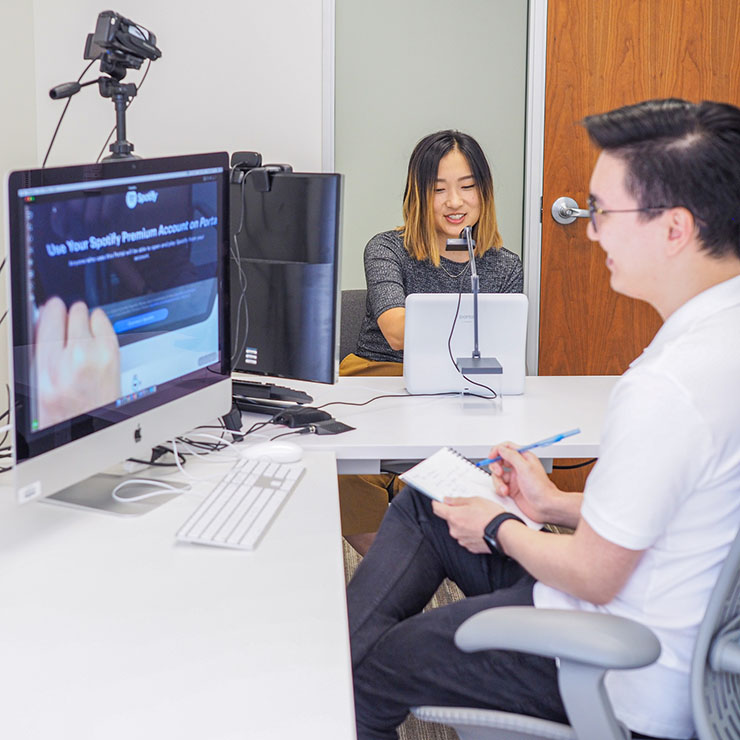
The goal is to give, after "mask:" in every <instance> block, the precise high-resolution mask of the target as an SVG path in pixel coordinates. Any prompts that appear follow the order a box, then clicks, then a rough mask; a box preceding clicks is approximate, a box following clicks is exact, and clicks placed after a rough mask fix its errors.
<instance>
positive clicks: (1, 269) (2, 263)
mask: <svg viewBox="0 0 740 740" xmlns="http://www.w3.org/2000/svg"><path fill="white" fill-rule="evenodd" d="M7 259H8V258H7V257H3V261H2V262H0V272H2V271H3V267H5V262H6V261H7Z"/></svg>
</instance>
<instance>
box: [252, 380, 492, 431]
mask: <svg viewBox="0 0 740 740" xmlns="http://www.w3.org/2000/svg"><path fill="white" fill-rule="evenodd" d="M477 385H480V383H478V384H477ZM484 387H486V386H484ZM460 395H465V396H472V397H473V398H482V399H483V400H484V401H495V400H496V399H495V397H491V396H483V395H481V394H480V393H464V394H461V393H460V391H444V392H443V393H414V394H411V393H386V394H384V395H382V396H375V397H373V398H369V399H368V400H367V401H362V402H359V401H329V402H328V403H324V404H322V405H321V406H316V408H317V409H325V408H326V407H327V406H367V405H368V404H369V403H372V402H373V401H378V400H379V399H381V398H421V397H423V396H427V397H429V396H460ZM264 423H265V424H269V423H270V422H269V421H266V422H264Z"/></svg>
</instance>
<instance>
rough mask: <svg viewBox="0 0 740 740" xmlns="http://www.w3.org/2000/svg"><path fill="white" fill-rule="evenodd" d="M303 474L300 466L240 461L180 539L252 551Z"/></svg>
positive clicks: (194, 515) (186, 525) (187, 524)
mask: <svg viewBox="0 0 740 740" xmlns="http://www.w3.org/2000/svg"><path fill="white" fill-rule="evenodd" d="M303 471H304V467H303V465H302V464H301V463H274V462H268V461H266V460H257V459H247V458H242V459H241V460H238V461H237V462H236V464H235V465H234V467H232V468H231V470H229V471H228V472H227V473H226V475H224V477H223V478H222V479H221V480H220V481H219V482H218V483H217V484H216V486H215V488H214V489H213V490H212V491H211V492H210V493H209V494H208V496H206V498H205V499H204V500H203V501H202V502H201V503H200V505H199V506H198V508H197V509H196V510H195V511H194V512H193V513H192V514H191V515H190V516H189V517H188V519H187V520H186V522H185V523H184V524H183V525H182V527H180V529H179V531H178V532H177V535H176V537H177V539H178V540H182V541H184V542H195V543H198V544H201V545H216V546H218V547H236V548H239V549H241V550H253V549H254V548H255V547H256V546H257V543H258V542H259V540H260V538H261V537H262V535H263V534H264V533H265V531H266V530H267V528H268V527H269V526H270V523H271V522H272V520H273V519H274V518H275V515H276V514H277V513H278V510H279V509H280V507H281V506H282V505H283V503H285V500H286V499H287V498H288V496H289V495H290V494H291V492H292V491H293V489H294V488H295V487H296V485H297V484H298V481H299V480H300V478H301V476H302V475H303Z"/></svg>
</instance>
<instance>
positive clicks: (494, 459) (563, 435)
mask: <svg viewBox="0 0 740 740" xmlns="http://www.w3.org/2000/svg"><path fill="white" fill-rule="evenodd" d="M580 431H581V430H580V429H569V430H568V431H567V432H561V433H560V434H556V435H555V436H554V437H548V438H547V439H541V440H540V441H539V442H532V444H531V445H524V447H520V448H519V449H518V450H517V452H526V451H527V450H533V449H534V448H535V447H547V445H554V444H555V443H556V442H560V440H561V439H565V438H566V437H572V436H573V435H574V434H579V433H580ZM500 460H501V455H496V457H488V458H486V459H485V460H481V461H480V462H477V463H476V466H477V467H479V468H482V467H483V466H484V465H490V464H491V463H495V462H499V461H500Z"/></svg>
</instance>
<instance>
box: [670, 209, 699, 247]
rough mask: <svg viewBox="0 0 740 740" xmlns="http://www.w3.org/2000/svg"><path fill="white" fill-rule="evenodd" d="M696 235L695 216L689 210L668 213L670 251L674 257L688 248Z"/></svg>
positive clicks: (671, 210) (675, 210)
mask: <svg viewBox="0 0 740 740" xmlns="http://www.w3.org/2000/svg"><path fill="white" fill-rule="evenodd" d="M695 235H696V221H694V214H693V213H691V211H690V210H689V209H688V208H682V207H678V208H671V209H670V210H669V211H668V251H667V254H668V255H669V256H673V255H676V254H678V253H679V252H681V251H682V250H684V249H685V248H686V245H687V244H689V243H691V241H692V240H693V238H694V236H695Z"/></svg>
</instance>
